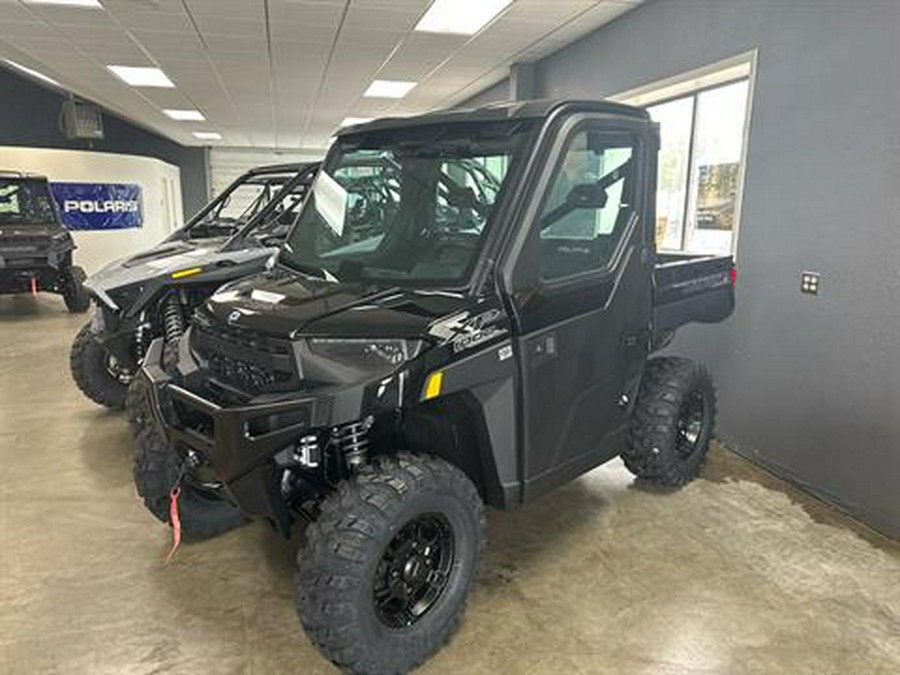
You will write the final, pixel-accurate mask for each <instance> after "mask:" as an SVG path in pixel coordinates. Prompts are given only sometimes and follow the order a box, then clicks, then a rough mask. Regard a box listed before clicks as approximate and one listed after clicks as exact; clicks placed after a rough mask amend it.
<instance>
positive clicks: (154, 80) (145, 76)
mask: <svg viewBox="0 0 900 675" xmlns="http://www.w3.org/2000/svg"><path fill="white" fill-rule="evenodd" d="M106 68H107V69H108V70H109V71H110V72H111V73H112V74H113V75H115V76H116V77H118V78H119V79H120V80H122V81H123V82H124V83H125V84H130V85H131V86H132V87H167V88H172V87H174V86H175V85H174V84H173V83H172V80H170V79H169V78H168V77H167V76H166V74H165V73H164V72H163V71H161V70H160V69H159V68H139V67H135V66H106Z"/></svg>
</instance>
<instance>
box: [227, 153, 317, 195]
mask: <svg viewBox="0 0 900 675" xmlns="http://www.w3.org/2000/svg"><path fill="white" fill-rule="evenodd" d="M324 154H325V153H324V152H321V153H319V154H315V153H309V152H302V151H301V152H275V151H274V150H257V149H253V150H249V149H243V148H213V149H212V150H210V153H209V173H210V181H209V185H210V189H211V191H212V195H213V196H215V195H217V194H219V193H220V192H222V191H223V190H224V189H225V188H227V187H228V186H229V185H230V184H231V182H232V181H233V180H234V179H235V178H237V177H238V176H240V175H241V174H242V173H244V172H245V171H247V170H248V169H252V168H254V167H257V166H265V165H267V164H289V163H292V162H315V161H318V160H320V159H322V155H324Z"/></svg>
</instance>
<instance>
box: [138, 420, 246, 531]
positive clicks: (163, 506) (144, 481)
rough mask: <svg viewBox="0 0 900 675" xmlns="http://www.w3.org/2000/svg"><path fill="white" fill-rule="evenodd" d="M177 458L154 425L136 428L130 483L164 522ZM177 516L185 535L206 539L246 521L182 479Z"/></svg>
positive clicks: (234, 509)
mask: <svg viewBox="0 0 900 675" xmlns="http://www.w3.org/2000/svg"><path fill="white" fill-rule="evenodd" d="M180 467H181V458H180V457H179V456H178V453H177V452H176V451H175V449H174V448H173V447H172V446H171V445H169V443H168V441H167V440H166V438H165V437H164V436H163V435H162V434H161V433H160V432H159V431H158V430H157V429H156V428H155V427H154V426H148V427H146V428H144V429H143V430H141V431H140V433H138V435H137V439H136V449H135V455H134V484H135V486H136V487H137V492H138V494H139V495H140V496H141V498H142V499H143V500H144V506H146V507H147V510H148V511H150V513H152V514H153V515H154V517H155V518H156V519H157V520H159V521H161V522H163V523H166V524H167V525H171V522H170V520H169V505H170V504H169V502H170V499H171V493H172V488H173V487H175V482H176V481H177V480H178V474H179V469H180ZM178 515H179V519H180V520H181V532H182V533H183V534H184V536H185V537H190V538H194V539H206V538H209V537H214V536H216V535H218V534H223V533H225V532H228V531H229V530H233V529H235V528H236V527H239V526H240V525H243V524H244V523H246V522H247V521H248V518H247V516H245V515H244V513H243V512H242V511H241V510H240V509H239V508H238V507H236V506H234V505H233V504H231V503H229V502H227V501H225V500H224V499H222V498H221V497H215V496H213V495H211V494H210V493H208V492H201V491H200V490H199V489H198V488H196V487H194V486H193V485H192V484H191V482H190V481H189V480H188V479H187V478H185V479H183V480H182V482H181V491H180V494H179V497H178Z"/></svg>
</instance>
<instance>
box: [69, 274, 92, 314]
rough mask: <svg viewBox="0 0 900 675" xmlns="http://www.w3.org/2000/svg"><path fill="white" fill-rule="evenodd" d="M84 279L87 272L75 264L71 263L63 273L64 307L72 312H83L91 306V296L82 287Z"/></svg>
mask: <svg viewBox="0 0 900 675" xmlns="http://www.w3.org/2000/svg"><path fill="white" fill-rule="evenodd" d="M85 279H87V274H85V273H84V270H83V269H81V268H80V267H78V266H77V265H73V266H72V267H70V268H69V269H68V270H67V271H66V273H65V278H64V279H63V289H62V296H63V301H64V302H65V303H66V309H68V310H69V312H70V313H72V314H84V313H85V312H86V311H88V308H89V307H90V306H91V297H90V296H89V295H88V292H87V291H86V290H85V288H84V281H85Z"/></svg>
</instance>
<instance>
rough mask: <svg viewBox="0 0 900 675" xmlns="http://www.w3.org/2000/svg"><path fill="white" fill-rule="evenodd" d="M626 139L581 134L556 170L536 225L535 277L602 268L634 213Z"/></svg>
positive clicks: (631, 144)
mask: <svg viewBox="0 0 900 675" xmlns="http://www.w3.org/2000/svg"><path fill="white" fill-rule="evenodd" d="M635 152H636V149H635V145H634V142H633V140H632V139H631V138H629V137H625V136H611V135H610V134H608V133H603V132H599V131H591V130H587V131H581V132H578V133H576V134H574V135H573V136H572V138H571V139H569V141H568V143H567V146H566V150H565V152H564V154H563V158H562V160H561V161H560V164H559V166H558V167H557V169H556V174H555V176H554V179H553V183H552V184H551V186H550V189H549V196H548V197H547V199H546V201H545V203H544V207H543V209H542V212H541V216H540V219H539V221H538V223H539V226H540V272H541V278H542V279H544V280H548V281H551V280H556V279H562V278H565V277H569V276H572V275H576V274H582V273H584V272H592V271H600V270H604V269H606V268H607V267H608V265H609V263H610V261H611V260H612V257H613V254H614V252H615V249H616V247H617V246H618V244H619V241H620V240H621V238H622V235H623V233H624V232H625V230H626V229H627V225H628V222H629V221H630V219H631V217H632V215H633V214H634V212H635V211H634V190H635V171H634V166H635V162H634V156H635Z"/></svg>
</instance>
